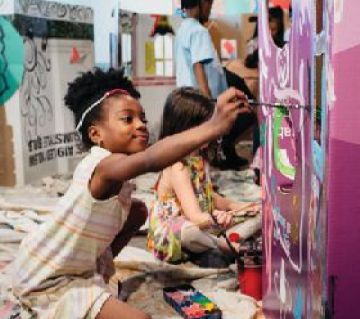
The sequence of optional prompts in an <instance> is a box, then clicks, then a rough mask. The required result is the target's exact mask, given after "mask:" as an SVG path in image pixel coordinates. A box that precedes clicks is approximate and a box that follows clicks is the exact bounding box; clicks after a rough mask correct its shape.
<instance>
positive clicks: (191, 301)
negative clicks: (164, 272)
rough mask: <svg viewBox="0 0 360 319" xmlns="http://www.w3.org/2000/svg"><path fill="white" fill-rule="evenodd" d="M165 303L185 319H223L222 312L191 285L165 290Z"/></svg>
mask: <svg viewBox="0 0 360 319" xmlns="http://www.w3.org/2000/svg"><path fill="white" fill-rule="evenodd" d="M163 294H164V299H165V301H166V302H167V303H168V304H169V305H170V306H172V307H173V308H174V309H175V310H176V311H177V312H178V313H179V314H180V315H181V316H182V317H184V318H185V319H221V318H222V313H221V310H220V309H219V308H218V307H217V305H216V304H215V303H213V302H212V301H211V300H210V299H209V298H208V297H206V296H204V295H203V294H202V293H201V292H200V291H199V290H197V289H195V288H194V287H193V286H191V285H180V286H176V287H167V288H164V289H163Z"/></svg>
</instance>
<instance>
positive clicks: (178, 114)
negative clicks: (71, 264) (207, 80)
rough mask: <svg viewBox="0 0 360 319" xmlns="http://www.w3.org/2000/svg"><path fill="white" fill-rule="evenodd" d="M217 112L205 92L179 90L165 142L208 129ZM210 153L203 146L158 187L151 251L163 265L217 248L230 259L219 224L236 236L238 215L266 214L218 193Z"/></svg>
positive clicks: (168, 113) (168, 111)
mask: <svg viewBox="0 0 360 319" xmlns="http://www.w3.org/2000/svg"><path fill="white" fill-rule="evenodd" d="M213 111H214V105H213V103H212V102H211V101H210V100H209V99H208V98H207V97H205V96H204V95H202V94H201V93H200V91H197V90H195V89H192V88H187V87H184V88H180V89H177V90H175V91H174V92H173V93H172V94H170V96H169V97H168V99H167V101H166V103H165V108H164V113H163V122H162V128H161V133H160V140H162V139H165V138H168V137H169V136H174V135H176V134H179V133H181V132H183V131H186V130H188V129H191V128H192V127H196V126H198V125H201V124H202V123H206V121H207V120H208V119H209V118H211V116H213ZM206 147H207V144H203V145H202V146H201V147H199V148H198V149H197V150H195V151H193V152H192V153H191V154H190V155H189V156H186V157H184V158H182V159H181V160H180V161H178V162H176V163H175V164H173V165H171V166H169V167H167V168H165V169H164V170H163V171H162V172H161V174H160V177H159V179H158V181H157V184H156V186H155V200H154V202H153V205H152V208H151V211H150V228H149V233H148V248H149V249H150V250H152V251H153V253H154V254H155V256H157V257H158V258H159V259H161V260H165V261H168V262H174V263H175V262H179V261H181V260H183V259H184V258H186V257H187V256H186V255H187V253H189V252H190V253H202V252H205V251H207V250H209V249H217V248H219V249H220V250H222V251H223V252H226V253H229V252H230V249H229V246H228V245H227V244H226V242H225V240H224V239H223V238H218V237H217V236H215V234H216V233H217V232H218V230H219V229H218V227H217V226H219V225H217V224H220V225H221V226H222V227H223V228H225V229H228V231H229V232H230V231H231V232H233V231H235V232H236V226H235V224H236V218H235V212H236V214H239V211H243V212H244V213H245V212H246V211H247V209H246V207H248V208H249V209H252V210H253V211H257V210H259V209H260V207H259V205H258V204H257V203H251V205H249V203H240V202H235V201H233V200H230V199H228V198H224V197H222V196H220V195H219V194H217V193H216V192H215V191H214V189H213V187H212V183H211V180H210V175H209V164H208V162H207V160H206V156H204V155H203V154H204V153H205V152H204V151H205V149H206ZM171 151H175V150H174V149H172V150H171ZM250 206H252V207H251V208H250ZM234 227H235V229H234ZM237 248H239V247H237Z"/></svg>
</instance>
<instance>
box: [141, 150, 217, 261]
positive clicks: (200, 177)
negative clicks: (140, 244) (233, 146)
mask: <svg viewBox="0 0 360 319" xmlns="http://www.w3.org/2000/svg"><path fill="white" fill-rule="evenodd" d="M183 164H184V165H185V166H186V167H187V168H188V170H189V173H190V178H191V183H192V186H193V188H194V192H195V195H196V197H197V199H198V202H199V205H200V208H201V210H202V211H203V212H204V213H212V211H213V210H214V198H213V186H212V183H211V180H210V174H209V164H208V163H207V162H206V160H205V159H204V158H203V157H202V156H194V155H192V156H188V157H186V158H185V160H184V161H183ZM160 179H161V175H160V177H159V180H158V182H157V183H156V185H155V200H154V201H153V203H152V205H151V208H150V216H149V219H150V225H149V232H148V242H147V245H148V248H149V249H150V250H151V251H152V252H153V253H154V255H155V256H156V257H157V258H159V259H161V260H164V261H167V262H171V263H176V262H179V261H181V260H184V259H186V254H185V253H184V252H183V251H182V249H181V229H182V227H183V225H184V223H185V222H186V221H188V219H187V218H186V217H185V216H184V214H183V211H182V208H181V205H180V202H179V200H178V198H177V197H176V195H175V193H174V192H169V193H166V194H162V195H161V196H160V195H159V194H158V184H159V181H160Z"/></svg>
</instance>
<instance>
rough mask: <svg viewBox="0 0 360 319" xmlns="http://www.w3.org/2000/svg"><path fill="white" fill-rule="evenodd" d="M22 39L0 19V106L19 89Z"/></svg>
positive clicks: (8, 23) (22, 68)
mask: <svg viewBox="0 0 360 319" xmlns="http://www.w3.org/2000/svg"><path fill="white" fill-rule="evenodd" d="M23 61H24V44H23V39H22V37H21V36H20V35H19V33H18V32H17V31H16V30H15V28H14V27H13V26H12V24H11V23H10V22H9V21H8V20H7V19H5V18H3V17H0V105H4V103H5V102H7V101H8V100H9V99H10V98H11V97H12V96H13V94H14V93H15V92H16V90H17V89H18V88H19V86H20V84H21V81H22V76H23V71H24V62H23Z"/></svg>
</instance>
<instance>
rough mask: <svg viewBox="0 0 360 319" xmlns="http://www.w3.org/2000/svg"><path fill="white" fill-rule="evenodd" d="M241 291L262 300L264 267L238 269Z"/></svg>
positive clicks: (250, 266)
mask: <svg viewBox="0 0 360 319" xmlns="http://www.w3.org/2000/svg"><path fill="white" fill-rule="evenodd" d="M238 268H239V269H238V281H239V290H240V292H241V293H242V294H244V295H248V296H251V297H253V298H254V299H256V300H261V299H262V265H254V264H253V265H247V264H245V266H244V267H238Z"/></svg>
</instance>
